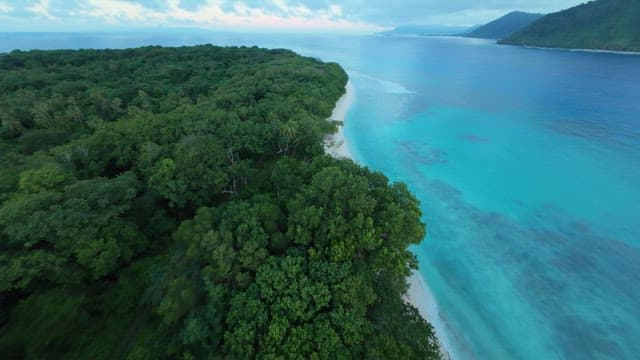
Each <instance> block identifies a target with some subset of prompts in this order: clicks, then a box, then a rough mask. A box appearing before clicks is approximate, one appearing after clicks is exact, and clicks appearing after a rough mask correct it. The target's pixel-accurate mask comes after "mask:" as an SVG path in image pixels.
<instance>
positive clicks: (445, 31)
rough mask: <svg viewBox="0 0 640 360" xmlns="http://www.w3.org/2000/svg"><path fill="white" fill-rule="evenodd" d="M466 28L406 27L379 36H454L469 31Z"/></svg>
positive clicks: (399, 27)
mask: <svg viewBox="0 0 640 360" xmlns="http://www.w3.org/2000/svg"><path fill="white" fill-rule="evenodd" d="M470 29H471V28H469V27H468V26H438V25H407V26H398V27H396V28H395V29H393V30H391V31H385V32H382V33H380V34H381V35H456V34H460V33H464V32H467V31H469V30H470Z"/></svg>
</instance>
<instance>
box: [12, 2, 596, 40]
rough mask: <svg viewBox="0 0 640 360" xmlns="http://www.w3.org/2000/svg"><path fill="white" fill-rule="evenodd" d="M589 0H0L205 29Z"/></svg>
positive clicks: (77, 19) (24, 21)
mask: <svg viewBox="0 0 640 360" xmlns="http://www.w3.org/2000/svg"><path fill="white" fill-rule="evenodd" d="M585 1H587V0H244V1H229V0H13V1H11V0H0V31H4V32H7V31H91V30H93V31H108V30H127V29H139V28H146V29H150V28H153V29H157V28H201V29H209V30H223V31H313V32H356V33H357V32H361V33H366V32H372V31H379V30H384V29H389V28H392V27H395V26H401V25H446V26H472V25H476V24H483V23H486V22H488V21H491V20H493V19H495V18H497V17H500V16H502V15H504V14H506V13H507V12H509V11H513V10H521V11H528V12H540V13H549V12H554V11H559V10H562V9H565V8H568V7H571V6H575V5H578V4H580V3H582V2H585Z"/></svg>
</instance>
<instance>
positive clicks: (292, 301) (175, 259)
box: [0, 45, 439, 359]
mask: <svg viewBox="0 0 640 360" xmlns="http://www.w3.org/2000/svg"><path fill="white" fill-rule="evenodd" d="M346 81H347V75H346V73H345V72H344V71H343V70H342V69H341V68H340V66H339V65H337V64H332V63H322V62H320V61H319V60H316V59H311V58H305V57H301V56H298V55H296V54H294V53H293V52H291V51H288V50H265V49H258V48H246V47H240V48H235V47H230V48H220V47H214V46H210V45H206V46H196V47H182V48H162V47H146V48H139V49H126V50H80V51H29V52H20V51H14V52H12V53H10V54H6V55H2V56H0V109H2V111H0V121H1V127H0V353H2V354H3V357H4V358H27V359H53V358H66V359H87V358H90V359H113V358H116V359H118V358H119V359H162V358H179V359H335V358H339V359H349V358H370V359H396V358H402V359H411V358H415V359H429V358H438V357H439V350H438V345H437V342H436V340H435V337H434V333H433V330H432V328H431V326H430V325H429V324H428V323H427V322H426V321H425V320H424V319H422V318H421V317H420V316H419V314H418V312H417V310H416V309H415V308H414V307H412V306H411V305H409V304H407V303H405V302H404V301H403V299H402V296H403V295H404V293H405V292H406V290H407V283H406V280H405V278H406V276H407V275H409V273H410V271H411V270H412V269H415V268H416V266H417V262H416V260H415V258H414V256H413V255H412V254H411V253H410V252H409V251H408V250H407V247H408V246H409V245H410V244H415V243H418V242H419V241H421V239H422V238H423V237H424V234H425V230H424V225H423V224H421V223H420V210H419V207H418V203H417V200H416V199H415V198H414V197H413V196H412V195H411V194H410V193H409V192H408V190H407V188H406V187H405V186H404V185H403V184H390V183H389V181H388V179H387V178H386V177H385V176H384V175H382V174H380V173H375V172H371V171H369V170H368V169H366V168H362V167H360V166H358V165H356V164H354V163H353V162H351V161H349V160H336V159H333V158H331V157H328V156H326V155H325V154H324V151H323V140H324V138H325V137H326V136H327V135H328V134H330V133H331V132H333V131H335V130H336V124H335V123H333V122H330V121H326V118H327V117H328V116H329V115H330V113H331V110H332V109H333V107H334V104H335V102H336V101H337V100H338V98H339V97H340V96H341V95H342V94H343V92H344V86H345V83H346Z"/></svg>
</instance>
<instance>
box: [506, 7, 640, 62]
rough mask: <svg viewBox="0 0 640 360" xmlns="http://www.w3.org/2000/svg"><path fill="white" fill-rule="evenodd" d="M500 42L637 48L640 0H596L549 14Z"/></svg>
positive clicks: (639, 39)
mask: <svg viewBox="0 0 640 360" xmlns="http://www.w3.org/2000/svg"><path fill="white" fill-rule="evenodd" d="M500 43H501V44H514V45H530V46H542V47H557V48H571V49H596V50H616V51H640V0H596V1H591V2H588V3H585V4H582V5H578V6H576V7H573V8H570V9H567V10H564V11H560V12H557V13H553V14H549V15H547V16H545V17H543V18H541V19H539V20H537V21H535V22H533V23H532V24H531V25H529V26H527V27H525V28H524V29H522V30H521V31H519V32H516V33H515V34H513V35H511V36H510V37H508V38H506V39H504V40H502V41H500Z"/></svg>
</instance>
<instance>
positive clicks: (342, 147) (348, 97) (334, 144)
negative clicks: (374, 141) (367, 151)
mask: <svg viewBox="0 0 640 360" xmlns="http://www.w3.org/2000/svg"><path fill="white" fill-rule="evenodd" d="M345 89H346V92H345V93H344V95H342V97H341V98H340V100H338V102H337V103H336V107H335V108H334V109H333V112H332V113H331V117H330V118H329V119H330V120H335V121H341V122H342V124H343V125H342V126H338V132H337V133H335V134H333V135H330V136H328V137H327V139H326V140H325V143H324V149H325V152H326V153H327V154H329V155H331V156H333V157H334V158H336V159H343V158H346V159H353V156H352V155H351V152H350V151H349V146H348V145H347V142H346V141H345V138H344V123H345V121H346V119H347V113H348V112H349V108H350V107H351V105H352V104H353V101H354V100H355V88H354V86H353V84H352V83H351V81H349V82H347V86H346V87H345Z"/></svg>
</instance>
